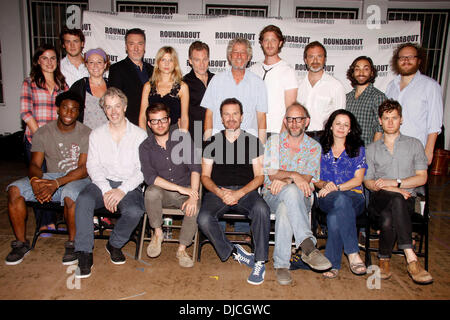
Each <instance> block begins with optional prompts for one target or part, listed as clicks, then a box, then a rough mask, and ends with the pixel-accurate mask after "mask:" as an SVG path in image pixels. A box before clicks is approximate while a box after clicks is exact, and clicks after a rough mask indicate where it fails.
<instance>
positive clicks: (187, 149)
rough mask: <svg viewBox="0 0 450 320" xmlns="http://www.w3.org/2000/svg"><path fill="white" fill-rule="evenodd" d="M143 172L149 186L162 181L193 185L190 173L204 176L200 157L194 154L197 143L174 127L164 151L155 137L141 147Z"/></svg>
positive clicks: (184, 185) (150, 137) (140, 155)
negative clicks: (157, 179)
mask: <svg viewBox="0 0 450 320" xmlns="http://www.w3.org/2000/svg"><path fill="white" fill-rule="evenodd" d="M139 158H140V160H141V170H142V173H143V174H144V180H145V183H147V185H149V186H150V185H152V184H154V183H155V179H156V178H157V177H161V178H163V179H165V180H167V181H169V182H172V183H174V184H176V185H179V186H183V187H187V186H190V185H191V173H192V172H198V173H201V171H202V167H201V154H200V153H199V152H198V151H197V150H195V148H194V143H193V142H192V139H191V137H190V135H189V134H188V133H185V132H183V131H180V130H179V129H178V127H177V125H172V126H171V128H170V131H169V139H168V140H167V142H166V148H165V149H164V148H163V147H161V146H160V145H159V144H158V143H157V142H156V139H155V136H154V135H153V134H151V135H149V136H148V138H147V139H145V140H144V142H142V144H141V145H140V146H139Z"/></svg>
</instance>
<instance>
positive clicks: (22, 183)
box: [6, 173, 91, 206]
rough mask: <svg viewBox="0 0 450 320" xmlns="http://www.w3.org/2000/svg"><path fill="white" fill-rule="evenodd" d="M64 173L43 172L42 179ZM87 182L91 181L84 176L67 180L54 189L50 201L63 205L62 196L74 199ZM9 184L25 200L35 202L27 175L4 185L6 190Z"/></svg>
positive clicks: (58, 176)
mask: <svg viewBox="0 0 450 320" xmlns="http://www.w3.org/2000/svg"><path fill="white" fill-rule="evenodd" d="M65 175H66V174H65V173H44V175H43V176H42V179H48V180H54V179H57V178H61V177H63V176H65ZM89 183H91V179H89V178H84V179H80V180H75V181H72V182H69V183H67V184H65V185H63V186H61V187H59V188H58V189H56V191H55V193H54V194H53V196H52V202H60V203H61V205H62V206H64V198H69V199H71V200H72V201H76V200H77V197H78V194H79V193H80V192H81V190H83V189H84V187H86V186H87V185H88V184H89ZM11 186H15V187H17V188H19V190H20V195H21V196H22V197H24V198H25V201H34V202H37V200H36V198H35V197H34V193H33V189H32V188H31V184H30V179H29V178H28V177H24V178H22V179H19V180H16V181H14V182H13V183H11V184H10V185H8V186H7V187H6V190H8V189H9V187H11Z"/></svg>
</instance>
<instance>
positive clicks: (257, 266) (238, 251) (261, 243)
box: [197, 98, 270, 285]
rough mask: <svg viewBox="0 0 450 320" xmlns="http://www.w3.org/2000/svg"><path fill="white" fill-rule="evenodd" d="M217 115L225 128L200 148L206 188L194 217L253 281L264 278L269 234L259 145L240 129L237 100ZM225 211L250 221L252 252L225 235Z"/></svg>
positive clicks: (221, 254)
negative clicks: (222, 222)
mask: <svg viewBox="0 0 450 320" xmlns="http://www.w3.org/2000/svg"><path fill="white" fill-rule="evenodd" d="M220 114H221V116H222V123H223V125H224V127H225V130H222V131H221V132H219V133H217V134H216V135H214V136H213V137H212V138H211V140H210V141H209V142H208V143H206V146H205V149H204V152H203V162H202V176H201V180H202V183H203V186H204V187H205V188H206V190H207V191H209V192H207V193H206V194H205V195H204V198H203V201H202V206H201V208H200V213H199V214H198V219H197V221H198V225H199V227H200V229H201V230H202V231H203V233H204V234H205V235H206V236H207V237H208V239H209V240H210V241H211V242H212V244H213V246H214V248H215V249H216V252H217V254H218V255H219V258H220V260H222V261H226V260H227V259H228V258H229V257H230V256H233V258H234V259H235V260H236V261H238V262H239V263H243V264H245V265H246V266H248V267H250V268H252V269H253V270H252V273H251V274H250V276H249V278H248V280H247V281H248V282H249V283H251V284H255V285H258V284H261V283H263V281H264V274H265V265H264V263H265V261H266V260H267V259H268V251H269V233H270V211H269V207H268V206H267V203H266V202H265V201H264V199H263V198H262V197H261V196H260V195H259V194H258V191H257V189H258V187H259V186H260V185H261V184H262V183H263V181H264V176H263V168H262V157H263V153H264V151H263V146H262V144H261V142H260V141H259V139H258V138H256V137H255V136H253V135H251V134H249V133H247V132H245V131H244V130H241V129H240V125H241V122H242V118H243V114H242V104H241V102H240V101H239V100H237V99H235V98H230V99H225V100H224V101H223V102H222V104H221V105H220ZM229 211H235V212H239V213H241V214H244V215H246V216H248V218H249V219H250V220H251V232H252V236H253V242H254V244H255V254H250V253H248V252H247V251H245V250H244V249H243V248H242V247H241V246H240V245H237V244H235V245H233V244H232V243H231V242H230V241H229V240H228V239H227V238H226V236H225V234H224V232H223V231H222V229H221V227H220V225H219V219H220V218H221V217H222V216H223V215H224V214H225V213H227V212H229Z"/></svg>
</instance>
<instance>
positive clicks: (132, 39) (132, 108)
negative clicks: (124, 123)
mask: <svg viewBox="0 0 450 320" xmlns="http://www.w3.org/2000/svg"><path fill="white" fill-rule="evenodd" d="M145 41H146V40H145V32H144V30H142V29H139V28H134V29H130V30H128V31H127V33H126V34H125V50H126V52H127V57H126V58H125V59H123V60H122V61H119V62H117V63H115V64H113V65H112V66H111V67H110V68H109V77H108V86H109V87H116V88H118V89H120V90H122V92H123V93H125V95H126V96H127V99H128V107H127V109H126V110H127V111H126V114H125V116H126V118H127V119H128V120H129V121H130V122H131V123H132V124H135V125H137V126H138V125H139V111H140V109H141V98H142V88H143V87H144V84H145V83H146V82H147V81H148V79H150V77H151V76H152V73H153V66H152V65H150V64H149V63H147V62H144V60H143V58H144V54H145Z"/></svg>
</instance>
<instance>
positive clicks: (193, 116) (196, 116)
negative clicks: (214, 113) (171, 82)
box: [183, 69, 214, 138]
mask: <svg viewBox="0 0 450 320" xmlns="http://www.w3.org/2000/svg"><path fill="white" fill-rule="evenodd" d="M207 73H208V80H207V83H206V84H207V85H209V83H210V81H211V79H212V77H213V76H214V73H211V72H209V70H208V71H207ZM183 81H184V82H185V83H186V84H187V85H188V87H189V132H190V133H191V137H193V138H194V128H195V121H201V124H200V125H201V127H202V131H201V132H202V133H203V121H204V120H205V112H206V109H205V108H203V107H201V106H200V103H201V101H202V99H203V96H204V94H205V91H206V86H205V84H204V83H203V81H202V80H200V79H199V78H197V76H196V75H195V72H194V70H193V69H192V70H191V72H189V73H188V74H186V75H185V76H184V77H183Z"/></svg>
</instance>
